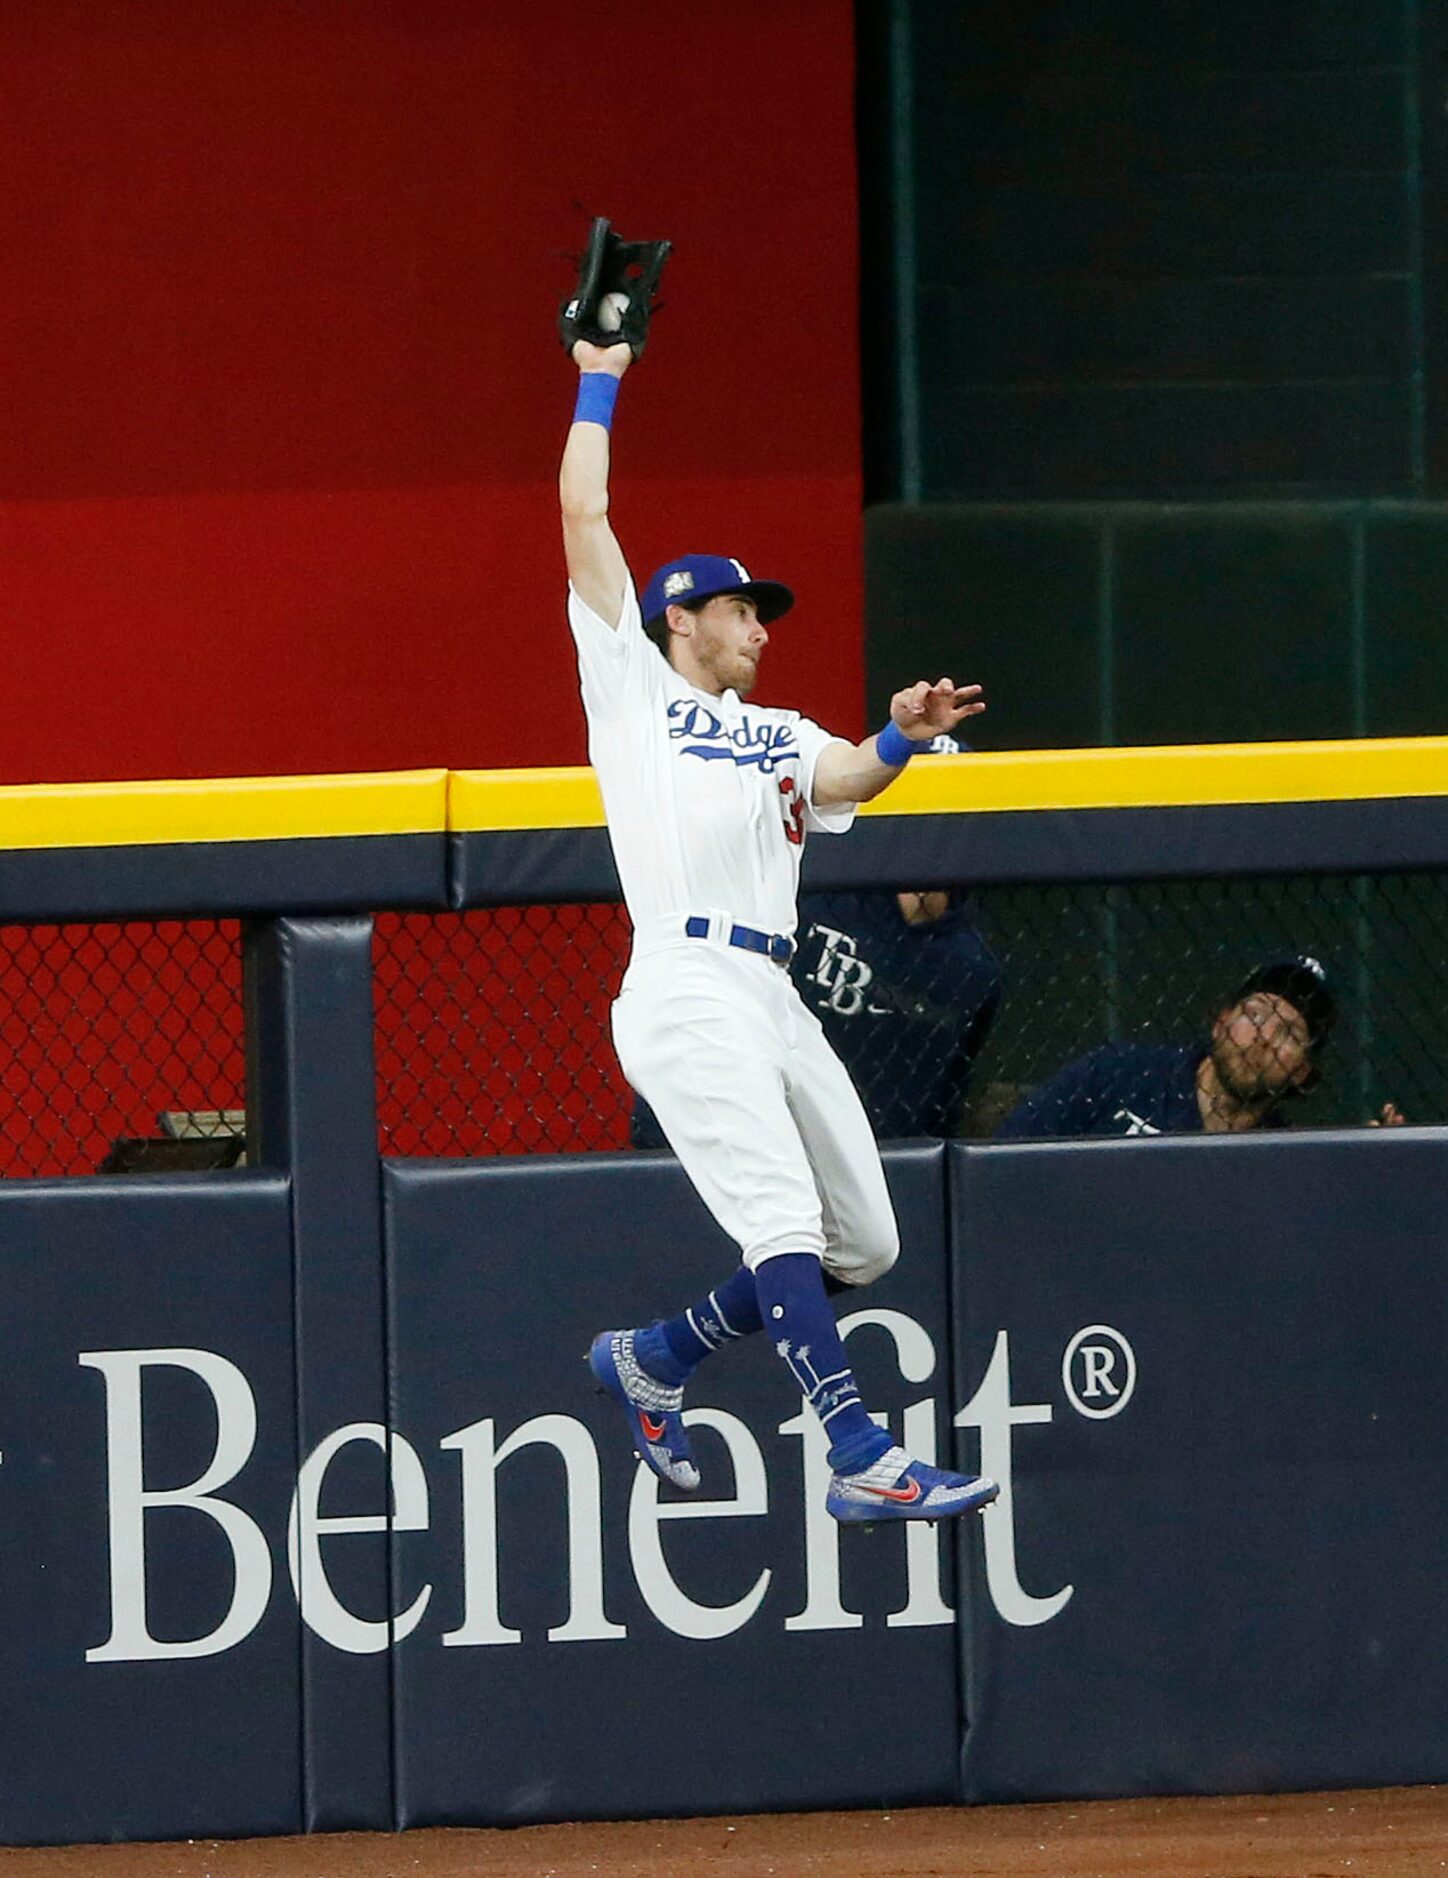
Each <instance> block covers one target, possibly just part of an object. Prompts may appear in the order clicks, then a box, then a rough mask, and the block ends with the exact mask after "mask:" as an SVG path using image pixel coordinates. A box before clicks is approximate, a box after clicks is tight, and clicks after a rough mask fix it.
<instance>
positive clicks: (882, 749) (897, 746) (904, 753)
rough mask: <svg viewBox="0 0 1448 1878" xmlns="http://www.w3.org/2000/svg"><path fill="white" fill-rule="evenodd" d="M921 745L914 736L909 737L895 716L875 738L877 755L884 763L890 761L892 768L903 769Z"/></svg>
mask: <svg viewBox="0 0 1448 1878" xmlns="http://www.w3.org/2000/svg"><path fill="white" fill-rule="evenodd" d="M919 748H920V745H919V744H918V743H917V742H916V741H915V739H914V738H913V737H907V736H906V735H905V733H904V731H903V730H901V728H900V726H899V725H898V724H897V723H896V722H895V720H894V718H893V717H892V718H891V719H890V722H889V723H888V724H887V725H886V726H885V728H884V729H883V730H882V731H881V732H880V734H879V736H878V737H877V738H876V739H875V755H876V756H877V757H879V759H880V761H881V762H882V763H888V764H889V766H890V768H891V769H902V768H903V767H904V766H905V764H907V763H908V762H909V761H910V759H911V757H912V756H914V754H915V752H916V751H917V750H918V749H919Z"/></svg>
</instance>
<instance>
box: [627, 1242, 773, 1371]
mask: <svg viewBox="0 0 1448 1878" xmlns="http://www.w3.org/2000/svg"><path fill="white" fill-rule="evenodd" d="M762 1321H763V1320H762V1319H761V1317H760V1315H759V1300H758V1298H757V1297H756V1296H755V1289H754V1273H753V1272H752V1271H750V1269H749V1267H748V1266H747V1265H741V1266H740V1267H739V1269H738V1271H736V1272H734V1273H732V1274H731V1275H730V1277H728V1278H727V1279H725V1281H724V1283H723V1284H722V1285H716V1286H715V1288H714V1289H713V1290H712V1291H711V1292H710V1293H709V1295H708V1296H707V1297H705V1298H700V1300H699V1302H698V1303H697V1304H691V1305H690V1306H689V1308H688V1310H687V1311H683V1312H681V1313H680V1314H679V1316H678V1317H671V1318H669V1320H668V1321H667V1322H666V1323H662V1324H650V1325H649V1327H648V1328H647V1329H646V1330H640V1331H637V1332H636V1333H635V1335H634V1355H635V1356H636V1357H637V1358H638V1361H639V1366H640V1368H642V1369H643V1370H645V1371H646V1372H647V1373H648V1374H649V1375H650V1376H652V1377H653V1378H654V1380H655V1381H656V1382H666V1383H671V1384H678V1383H684V1382H687V1381H688V1380H689V1377H690V1376H691V1375H692V1374H693V1372H694V1370H695V1369H696V1368H697V1367H698V1365H699V1364H700V1363H702V1362H703V1360H704V1358H705V1357H706V1356H708V1355H709V1353H710V1352H711V1351H713V1350H717V1349H720V1348H721V1347H722V1346H723V1345H724V1344H726V1343H731V1342H733V1341H734V1339H735V1338H738V1337H751V1336H753V1334H754V1332H755V1331H756V1330H758V1329H759V1327H760V1324H761V1323H762Z"/></svg>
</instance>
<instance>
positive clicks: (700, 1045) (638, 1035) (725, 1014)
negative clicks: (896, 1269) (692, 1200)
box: [613, 940, 900, 1285]
mask: <svg viewBox="0 0 1448 1878" xmlns="http://www.w3.org/2000/svg"><path fill="white" fill-rule="evenodd" d="M613 1038H614V1046H615V1048H616V1049H617V1051H618V1058H619V1062H620V1063H621V1064H622V1066H623V1072H624V1075H625V1076H627V1078H628V1080H629V1081H630V1083H632V1085H633V1087H634V1088H635V1089H636V1090H637V1091H638V1092H639V1094H640V1095H641V1096H642V1097H643V1098H644V1100H645V1101H646V1102H647V1103H648V1104H649V1106H650V1108H652V1110H653V1111H654V1114H655V1115H656V1116H657V1117H658V1120H659V1125H660V1127H661V1128H662V1129H663V1131H664V1133H665V1135H666V1136H667V1137H668V1140H669V1144H670V1146H671V1147H672V1148H673V1150H674V1152H675V1154H676V1155H677V1156H678V1157H679V1161H680V1163H681V1164H682V1166H683V1168H684V1171H685V1173H686V1174H688V1176H689V1179H690V1180H691V1181H692V1182H693V1184H694V1186H695V1188H696V1189H697V1190H698V1193H699V1196H700V1198H701V1199H702V1200H703V1202H704V1204H705V1205H706V1206H707V1207H708V1209H709V1211H710V1212H711V1213H712V1214H713V1215H714V1217H715V1219H716V1220H718V1222H719V1224H720V1225H721V1226H722V1227H723V1228H724V1230H725V1232H727V1233H728V1234H729V1236H730V1237H731V1238H732V1239H734V1240H736V1241H737V1242H738V1245H739V1249H740V1251H741V1253H742V1254H743V1257H744V1262H745V1264H746V1265H748V1266H749V1267H750V1268H751V1269H753V1268H755V1267H757V1266H759V1265H761V1264H762V1263H763V1262H764V1261H765V1260H766V1259H770V1258H777V1257H778V1256H779V1255H780V1254H781V1253H784V1252H812V1253H814V1254H815V1255H816V1256H817V1257H818V1258H819V1259H820V1260H821V1261H822V1263H823V1265H824V1268H825V1270H826V1271H828V1272H831V1273H833V1275H834V1276H835V1277H836V1278H838V1279H840V1280H842V1281H843V1282H844V1283H846V1284H852V1285H865V1284H869V1283H870V1281H871V1280H872V1279H875V1278H878V1277H879V1276H880V1275H881V1273H882V1272H886V1271H888V1270H889V1269H890V1267H891V1266H892V1265H893V1264H894V1262H895V1259H896V1257H897V1256H898V1253H899V1250H900V1236H899V1231H898V1229H897V1227H896V1224H895V1213H894V1209H893V1208H892V1206H891V1204H890V1195H889V1192H888V1191H887V1189H886V1186H885V1173H884V1169H883V1168H882V1167H881V1165H880V1153H879V1149H878V1148H877V1147H876V1145H875V1137H874V1134H873V1133H872V1131H871V1128H870V1124H869V1120H868V1119H867V1117H866V1115H865V1111H864V1108H863V1107H862V1106H861V1103H860V1098H859V1096H858V1095H857V1094H856V1092H855V1086H854V1084H853V1083H852V1082H851V1081H850V1077H849V1072H848V1071H847V1070H846V1069H845V1066H844V1064H843V1063H841V1061H840V1059H839V1058H838V1057H837V1056H836V1055H835V1053H834V1051H833V1050H832V1049H831V1048H830V1046H829V1043H828V1042H827V1041H826V1039H825V1034H824V1032H823V1030H821V1028H820V1025H819V1020H818V1019H817V1018H816V1017H815V1015H814V1013H813V1012H812V1011H810V1010H809V1009H807V1007H806V1006H805V1005H804V1004H803V1003H802V1002H801V1001H800V998H799V994H798V993H797V992H796V991H795V988H794V986H793V984H792V983H791V982H790V977H789V973H788V972H787V971H786V970H785V969H784V968H783V967H782V966H780V965H776V964H774V963H773V962H772V961H771V960H769V959H767V958H763V957H761V956H760V955H759V954H757V953H750V952H742V951H739V950H736V949H733V948H723V947H719V946H717V945H712V944H709V943H705V942H692V941H687V940H686V941H683V942H682V943H676V944H673V945H670V946H668V947H666V948H663V949H661V950H658V951H651V952H646V953H645V954H644V955H643V956H638V955H636V956H635V958H634V960H633V962H632V964H631V965H630V966H629V968H628V971H627V973H626V974H625V976H624V981H623V988H622V990H621V991H620V993H619V995H618V997H617V999H616V1000H615V1002H614V1006H613Z"/></svg>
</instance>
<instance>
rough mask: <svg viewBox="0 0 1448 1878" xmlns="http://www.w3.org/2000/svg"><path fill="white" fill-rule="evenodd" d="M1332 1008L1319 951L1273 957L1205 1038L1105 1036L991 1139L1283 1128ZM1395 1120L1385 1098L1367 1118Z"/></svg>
mask: <svg viewBox="0 0 1448 1878" xmlns="http://www.w3.org/2000/svg"><path fill="white" fill-rule="evenodd" d="M1336 1017H1337V1001H1336V999H1335V998H1334V996H1333V993H1332V990H1331V987H1330V986H1329V984H1328V982H1327V973H1326V972H1325V971H1324V970H1323V968H1322V966H1321V964H1320V963H1319V962H1318V961H1317V960H1316V959H1314V958H1308V957H1306V956H1305V955H1303V954H1298V955H1297V956H1295V957H1292V958H1282V959H1274V960H1271V961H1270V962H1269V963H1267V964H1265V965H1261V966H1259V967H1258V968H1257V970H1256V971H1254V972H1253V973H1251V974H1250V976H1249V977H1248V978H1246V979H1245V980H1244V981H1243V983H1242V984H1241V985H1240V986H1239V987H1238V989H1237V992H1236V994H1235V996H1234V997H1233V999H1232V1001H1231V1003H1230V1004H1228V1005H1225V1006H1224V1007H1223V1008H1222V1010H1220V1011H1219V1012H1218V1013H1217V1016H1216V1020H1215V1022H1214V1023H1213V1025H1212V1033H1211V1037H1210V1040H1209V1041H1208V1043H1207V1045H1206V1047H1205V1048H1203V1046H1202V1045H1201V1044H1200V1043H1196V1044H1185V1045H1181V1046H1173V1045H1162V1044H1152V1043H1106V1044H1102V1045H1101V1046H1100V1048H1098V1049H1095V1050H1092V1051H1090V1052H1089V1053H1088V1054H1087V1055H1086V1056H1083V1057H1080V1058H1078V1059H1077V1061H1076V1062H1074V1063H1069V1064H1068V1065H1067V1066H1066V1068H1065V1069H1063V1070H1061V1071H1059V1072H1058V1074H1056V1075H1055V1076H1052V1077H1051V1078H1050V1079H1049V1080H1048V1081H1047V1082H1044V1083H1042V1084H1041V1085H1040V1086H1039V1087H1038V1088H1037V1089H1035V1090H1033V1091H1032V1093H1031V1094H1030V1095H1029V1096H1027V1097H1026V1099H1025V1100H1024V1101H1023V1102H1021V1103H1019V1104H1018V1105H1017V1107H1016V1108H1014V1109H1013V1110H1012V1111H1011V1113H1010V1114H1009V1115H1008V1116H1007V1117H1006V1119H1005V1120H1004V1121H1003V1122H1002V1123H1001V1126H1000V1128H999V1129H998V1130H997V1139H998V1140H1024V1139H1028V1138H1030V1137H1034V1136H1044V1135H1161V1134H1177V1133H1193V1132H1194V1133H1201V1132H1205V1133H1207V1134H1232V1133H1237V1132H1239V1131H1241V1130H1243V1129H1248V1128H1285V1127H1286V1126H1287V1115H1286V1113H1285V1112H1284V1105H1285V1104H1287V1103H1289V1102H1290V1101H1292V1100H1293V1099H1294V1098H1297V1097H1301V1096H1304V1095H1306V1094H1307V1093H1308V1092H1309V1091H1310V1090H1311V1089H1312V1088H1313V1087H1314V1086H1315V1085H1316V1083H1317V1081H1318V1079H1319V1074H1320V1070H1319V1060H1320V1058H1321V1055H1322V1051H1323V1049H1324V1047H1325V1046H1326V1043H1327V1040H1328V1037H1329V1035H1330V1034H1331V1031H1332V1026H1333V1023H1334V1021H1335V1019H1336ZM1402 1121H1403V1116H1402V1115H1401V1113H1400V1112H1399V1111H1398V1109H1397V1108H1396V1107H1395V1106H1394V1105H1393V1104H1392V1103H1391V1102H1387V1103H1384V1105H1383V1108H1382V1110H1381V1112H1380V1114H1379V1115H1378V1116H1377V1117H1375V1118H1374V1121H1373V1124H1372V1125H1374V1126H1378V1125H1382V1126H1387V1127H1393V1126H1397V1125H1398V1124H1400V1123H1401V1122H1402Z"/></svg>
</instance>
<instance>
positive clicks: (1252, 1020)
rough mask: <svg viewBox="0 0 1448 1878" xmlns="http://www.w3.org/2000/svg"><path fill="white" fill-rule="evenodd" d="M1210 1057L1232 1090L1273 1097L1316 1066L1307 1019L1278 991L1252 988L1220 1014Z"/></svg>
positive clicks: (1247, 1096) (1246, 1098)
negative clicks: (1238, 1002)
mask: <svg viewBox="0 0 1448 1878" xmlns="http://www.w3.org/2000/svg"><path fill="white" fill-rule="evenodd" d="M1212 1061H1213V1063H1214V1064H1215V1065H1216V1070H1217V1076H1218V1078H1219V1079H1220V1081H1221V1084H1222V1087H1223V1088H1224V1089H1225V1090H1226V1091H1227V1092H1228V1094H1229V1095H1232V1096H1235V1097H1236V1099H1237V1100H1238V1101H1239V1102H1249V1103H1257V1102H1269V1101H1271V1100H1273V1099H1274V1098H1275V1097H1277V1096H1280V1095H1284V1094H1285V1093H1286V1092H1287V1090H1289V1089H1293V1088H1296V1086H1297V1085H1298V1084H1299V1083H1301V1082H1302V1081H1303V1080H1304V1079H1305V1078H1306V1076H1307V1074H1308V1072H1309V1071H1310V1069H1311V1068H1312V1057H1311V1044H1310V1040H1309V1036H1308V1030H1307V1019H1306V1018H1305V1017H1304V1016H1303V1015H1302V1013H1301V1011H1299V1010H1298V1009H1297V1007H1296V1006H1295V1005H1293V1004H1289V1003H1288V1002H1287V1000H1286V998H1283V997H1279V996H1278V995H1277V994H1276V992H1272V991H1254V992H1253V993H1252V995H1251V997H1249V998H1243V1000H1242V1002H1241V1003H1240V1004H1234V1005H1232V1006H1230V1008H1229V1009H1227V1010H1225V1011H1223V1012H1222V1013H1221V1014H1220V1015H1219V1016H1218V1018H1217V1021H1216V1024H1215V1025H1214V1026H1213V1029H1212Z"/></svg>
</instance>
